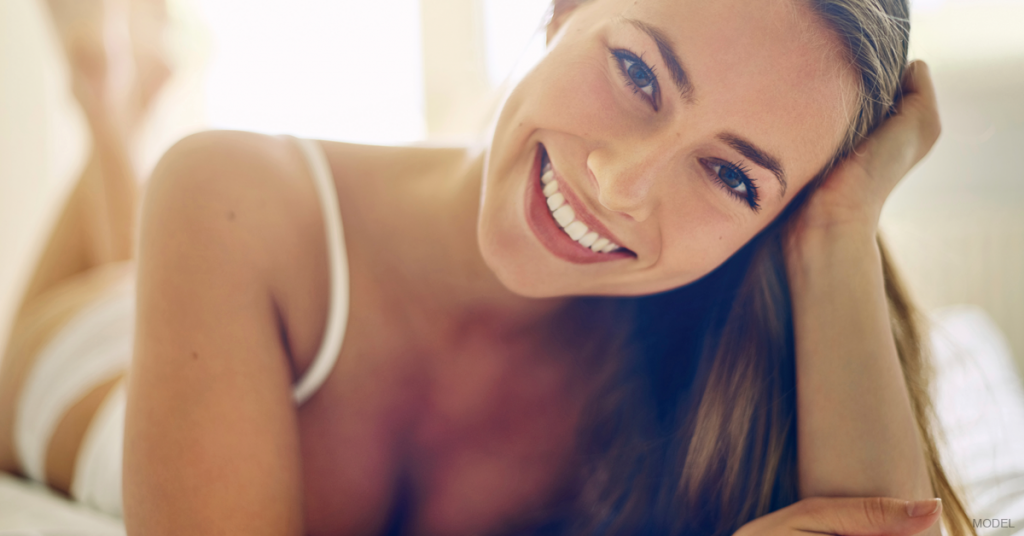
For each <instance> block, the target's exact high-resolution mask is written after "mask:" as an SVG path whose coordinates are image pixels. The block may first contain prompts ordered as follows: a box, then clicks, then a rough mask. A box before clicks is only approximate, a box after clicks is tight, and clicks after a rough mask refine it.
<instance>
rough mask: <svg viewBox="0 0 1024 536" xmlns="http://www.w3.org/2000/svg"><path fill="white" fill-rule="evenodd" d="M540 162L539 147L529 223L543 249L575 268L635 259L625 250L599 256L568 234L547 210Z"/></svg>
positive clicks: (529, 200) (528, 203) (529, 193)
mask: <svg viewBox="0 0 1024 536" xmlns="http://www.w3.org/2000/svg"><path fill="white" fill-rule="evenodd" d="M540 161H541V148H540V145H538V146H537V151H536V154H535V155H534V159H533V167H532V168H531V170H530V177H529V182H530V184H529V187H527V189H526V221H528V222H529V224H530V229H532V230H533V234H534V235H536V236H537V239H538V240H540V243H541V244H544V247H545V248H547V250H548V251H550V252H551V253H552V254H553V255H555V256H556V257H558V258H560V259H563V260H566V261H569V262H572V263H576V264H592V263H595V262H609V261H617V260H620V259H631V258H633V256H632V255H631V254H629V252H627V251H622V250H620V251H613V252H611V253H597V252H595V251H592V250H591V249H590V248H585V247H583V246H582V245H580V243H579V242H576V241H575V240H573V239H572V238H569V235H567V234H565V231H563V230H562V228H561V227H559V226H558V222H556V221H555V218H554V217H553V216H552V215H551V211H550V210H549V209H548V202H547V199H546V198H545V197H544V192H543V189H542V188H541V182H540Z"/></svg>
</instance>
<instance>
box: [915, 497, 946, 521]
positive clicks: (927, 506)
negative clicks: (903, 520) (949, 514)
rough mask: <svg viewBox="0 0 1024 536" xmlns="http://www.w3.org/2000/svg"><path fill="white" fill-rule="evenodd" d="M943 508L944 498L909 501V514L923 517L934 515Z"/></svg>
mask: <svg viewBox="0 0 1024 536" xmlns="http://www.w3.org/2000/svg"><path fill="white" fill-rule="evenodd" d="M939 508H942V499H925V500H923V501H907V515H908V516H910V517H921V516H928V515H932V514H934V513H935V512H938V511H939Z"/></svg>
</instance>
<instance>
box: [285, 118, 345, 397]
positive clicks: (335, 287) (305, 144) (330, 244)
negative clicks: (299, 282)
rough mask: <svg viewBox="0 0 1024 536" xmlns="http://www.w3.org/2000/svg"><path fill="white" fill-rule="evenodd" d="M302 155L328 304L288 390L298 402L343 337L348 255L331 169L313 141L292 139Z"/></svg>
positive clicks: (323, 373)
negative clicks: (322, 249) (314, 199)
mask: <svg viewBox="0 0 1024 536" xmlns="http://www.w3.org/2000/svg"><path fill="white" fill-rule="evenodd" d="M294 139H295V141H296V143H297V144H298V146H299V149H300V150H302V153H303V154H304V155H305V156H306V162H307V163H308V165H309V171H310V172H311V173H312V174H313V182H314V183H315V184H316V189H317V193H319V194H320V195H319V197H320V212H321V213H322V215H323V219H324V227H325V229H326V234H327V261H328V267H329V269H330V293H331V294H330V306H329V308H328V310H327V326H326V328H325V330H324V338H323V341H322V342H321V343H320V352H319V353H318V354H317V356H316V358H315V359H314V360H313V364H312V365H310V367H309V369H308V370H307V371H306V374H305V375H304V376H303V377H302V378H301V379H300V380H299V381H298V383H297V384H296V385H295V387H294V388H293V389H292V395H293V396H294V398H295V402H296V404H298V405H302V403H303V402H305V401H306V400H308V399H309V397H311V396H313V393H315V392H316V390H317V389H319V388H320V385H321V384H323V382H324V380H326V379H327V376H328V375H329V374H330V373H331V369H333V368H334V363H335V361H337V360H338V354H339V353H340V352H341V342H342V340H344V338H345V327H346V326H347V324H348V305H349V304H348V296H349V281H348V277H349V275H348V258H347V256H346V254H345V234H344V232H343V231H342V227H341V211H340V209H339V208H338V197H337V193H336V191H335V188H334V178H333V176H332V174H331V168H330V166H329V165H328V163H327V158H326V157H325V156H324V153H323V149H321V147H320V144H319V143H318V142H316V141H315V140H307V139H304V138H294Z"/></svg>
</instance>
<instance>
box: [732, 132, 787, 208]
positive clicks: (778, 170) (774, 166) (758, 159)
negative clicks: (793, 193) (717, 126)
mask: <svg viewBox="0 0 1024 536" xmlns="http://www.w3.org/2000/svg"><path fill="white" fill-rule="evenodd" d="M717 137H718V139H719V140H722V141H724V142H725V143H726V145H728V146H729V147H732V148H733V149H735V150H736V151H737V152H739V153H740V154H742V155H743V156H745V157H747V159H749V160H751V161H752V162H754V163H755V164H757V165H759V166H761V167H763V168H765V169H767V170H768V171H771V172H772V175H775V178H776V179H778V181H779V184H780V185H781V186H782V194H781V195H780V196H779V197H783V196H785V195H786V172H785V170H783V169H782V164H780V163H779V160H778V159H777V158H775V157H774V156H772V155H770V154H768V153H767V152H765V151H763V150H761V149H759V148H758V147H757V146H756V145H754V144H753V143H750V141H749V140H746V139H744V138H741V137H739V136H737V135H735V134H730V133H728V132H724V133H722V134H719V135H718V136H717Z"/></svg>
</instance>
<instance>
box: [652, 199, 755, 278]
mask: <svg viewBox="0 0 1024 536" xmlns="http://www.w3.org/2000/svg"><path fill="white" fill-rule="evenodd" d="M701 201H704V200H702V199H701V196H699V195H695V196H693V197H691V198H690V201H689V202H683V203H679V206H677V207H674V208H673V209H672V210H669V211H666V214H665V215H664V217H663V218H662V220H661V221H662V227H661V228H662V237H661V239H662V244H661V246H662V249H661V251H662V255H661V257H660V258H659V259H658V262H657V264H658V265H659V267H660V269H661V270H664V271H666V272H670V273H673V274H678V277H679V278H680V281H681V282H680V284H685V283H689V282H692V281H695V280H697V279H699V278H701V277H703V276H705V275H707V274H708V273H709V272H711V271H712V270H714V269H715V268H717V267H718V266H720V265H721V264H722V263H723V262H725V261H726V260H727V259H728V258H729V257H731V256H732V255H733V254H734V253H736V251H738V250H739V249H740V248H741V247H743V245H745V244H746V243H747V242H749V241H750V239H751V238H753V237H754V235H756V234H757V232H758V231H759V230H760V229H759V227H757V226H756V225H755V224H754V223H755V222H753V221H750V220H743V219H742V218H737V217H734V216H731V215H729V214H728V213H723V212H722V211H720V210H716V209H715V208H713V207H712V206H711V205H710V204H709V203H707V202H706V201H705V202H701Z"/></svg>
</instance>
